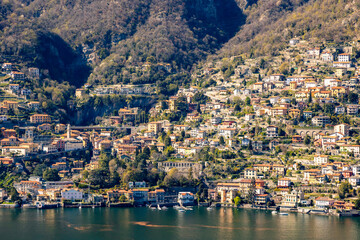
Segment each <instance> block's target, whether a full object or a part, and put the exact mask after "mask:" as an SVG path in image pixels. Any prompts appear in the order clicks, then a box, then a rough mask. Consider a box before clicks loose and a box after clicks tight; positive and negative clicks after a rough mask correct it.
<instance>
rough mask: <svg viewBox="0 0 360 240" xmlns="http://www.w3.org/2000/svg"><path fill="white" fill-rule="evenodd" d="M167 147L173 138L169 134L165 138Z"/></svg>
mask: <svg viewBox="0 0 360 240" xmlns="http://www.w3.org/2000/svg"><path fill="white" fill-rule="evenodd" d="M164 144H165V147H168V146H171V138H170V137H169V136H166V137H165V139H164Z"/></svg>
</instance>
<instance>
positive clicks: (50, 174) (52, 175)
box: [43, 168, 61, 181]
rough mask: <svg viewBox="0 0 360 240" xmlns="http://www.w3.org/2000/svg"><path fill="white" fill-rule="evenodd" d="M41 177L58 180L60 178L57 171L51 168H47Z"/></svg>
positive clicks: (47, 179) (46, 179)
mask: <svg viewBox="0 0 360 240" xmlns="http://www.w3.org/2000/svg"><path fill="white" fill-rule="evenodd" d="M43 179H44V180H45V181H59V180H60V179H61V178H60V176H59V171H58V170H56V169H53V168H48V169H46V170H45V171H44V173H43Z"/></svg>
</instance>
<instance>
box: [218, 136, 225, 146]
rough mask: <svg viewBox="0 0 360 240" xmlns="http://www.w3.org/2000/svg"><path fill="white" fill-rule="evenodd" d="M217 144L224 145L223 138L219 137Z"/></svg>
mask: <svg viewBox="0 0 360 240" xmlns="http://www.w3.org/2000/svg"><path fill="white" fill-rule="evenodd" d="M219 143H220V145H225V140H224V137H223V136H220V138H219Z"/></svg>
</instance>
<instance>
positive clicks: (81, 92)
mask: <svg viewBox="0 0 360 240" xmlns="http://www.w3.org/2000/svg"><path fill="white" fill-rule="evenodd" d="M85 94H86V90H85V89H83V88H78V89H76V91H75V96H76V98H82V97H84V96H85Z"/></svg>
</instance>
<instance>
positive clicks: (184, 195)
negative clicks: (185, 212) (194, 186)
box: [177, 192, 195, 206]
mask: <svg viewBox="0 0 360 240" xmlns="http://www.w3.org/2000/svg"><path fill="white" fill-rule="evenodd" d="M177 200H178V203H179V204H180V205H181V206H186V205H193V204H194V200H195V197H194V194H193V193H191V192H179V194H178V199H177Z"/></svg>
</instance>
